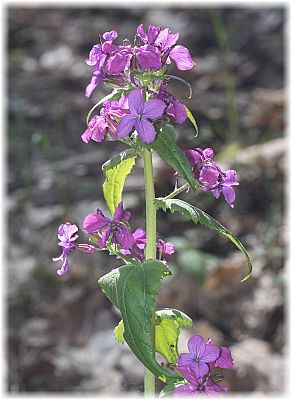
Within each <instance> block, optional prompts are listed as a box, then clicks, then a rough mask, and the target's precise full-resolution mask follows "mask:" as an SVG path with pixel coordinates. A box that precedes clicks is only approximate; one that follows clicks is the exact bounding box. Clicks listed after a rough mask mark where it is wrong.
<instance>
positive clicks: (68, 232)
mask: <svg viewBox="0 0 292 400" xmlns="http://www.w3.org/2000/svg"><path fill="white" fill-rule="evenodd" d="M76 232H78V228H77V226H76V225H73V224H70V222H66V223H65V224H62V225H60V226H59V229H58V239H59V240H60V242H59V243H58V245H59V246H60V247H62V248H63V251H62V254H61V255H60V256H59V257H54V258H53V261H59V260H62V261H63V263H62V266H61V268H60V269H58V271H57V274H58V275H64V274H65V273H66V272H67V271H68V258H69V253H70V252H71V251H72V250H73V248H74V246H75V244H74V242H75V240H76V239H77V238H78V235H75V233H76Z"/></svg>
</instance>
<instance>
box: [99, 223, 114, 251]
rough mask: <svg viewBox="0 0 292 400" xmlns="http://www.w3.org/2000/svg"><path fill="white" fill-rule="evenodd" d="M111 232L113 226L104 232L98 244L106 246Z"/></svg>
mask: <svg viewBox="0 0 292 400" xmlns="http://www.w3.org/2000/svg"><path fill="white" fill-rule="evenodd" d="M110 233H111V228H110V227H109V228H107V229H105V230H104V231H103V232H102V235H101V238H100V239H99V241H98V243H97V245H98V247H99V248H100V249H104V248H105V247H106V242H107V241H108V238H109V235H110Z"/></svg>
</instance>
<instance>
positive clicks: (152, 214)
mask: <svg viewBox="0 0 292 400" xmlns="http://www.w3.org/2000/svg"><path fill="white" fill-rule="evenodd" d="M143 159H144V180H145V199H146V238H147V244H146V250H145V257H146V260H148V259H150V258H151V259H155V258H156V207H155V204H154V200H155V189H154V178H153V167H152V154H151V151H149V150H147V149H146V148H144V151H143ZM151 334H152V340H153V343H154V344H155V312H154V313H153V316H152V329H151ZM144 394H145V396H154V395H155V375H153V374H152V373H151V372H150V371H149V370H148V369H147V368H145V373H144Z"/></svg>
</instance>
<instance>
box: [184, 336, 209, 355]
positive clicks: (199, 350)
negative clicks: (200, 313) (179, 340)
mask: <svg viewBox="0 0 292 400" xmlns="http://www.w3.org/2000/svg"><path fill="white" fill-rule="evenodd" d="M188 349H189V352H190V353H192V355H193V356H194V357H193V358H197V357H198V358H201V357H202V355H203V354H204V353H205V349H206V342H205V340H204V339H203V338H202V336H199V335H195V336H192V337H191V338H190V339H189V341H188Z"/></svg>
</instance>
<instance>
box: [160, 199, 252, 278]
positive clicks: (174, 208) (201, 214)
mask: <svg viewBox="0 0 292 400" xmlns="http://www.w3.org/2000/svg"><path fill="white" fill-rule="evenodd" d="M155 203H156V207H157V208H162V209H163V210H164V211H166V210H167V209H169V210H170V211H171V212H172V213H174V212H179V213H180V214H183V215H184V216H185V217H186V218H187V219H189V220H191V221H193V222H194V223H195V224H198V223H199V224H201V225H203V226H206V227H207V228H210V229H214V230H215V231H217V232H219V233H221V234H222V235H225V236H226V237H228V239H229V240H231V242H232V243H234V244H235V246H236V247H237V248H238V249H239V250H240V251H241V252H242V253H243V254H244V255H245V258H246V261H247V264H248V273H247V274H246V275H245V277H244V278H243V279H242V280H241V282H244V281H246V280H247V279H248V278H250V276H251V273H252V264H251V261H250V258H249V255H248V253H247V251H246V250H245V247H244V246H243V244H242V243H241V242H240V241H239V240H238V239H237V238H236V236H234V235H233V234H232V233H231V232H230V231H229V230H228V229H226V228H225V227H224V226H223V225H221V224H220V222H218V221H216V219H214V218H212V217H211V216H210V215H209V214H207V213H206V212H205V211H203V210H200V209H199V208H197V207H194V206H192V205H191V204H188V203H186V202H185V201H183V200H179V199H164V198H158V199H156V200H155Z"/></svg>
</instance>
